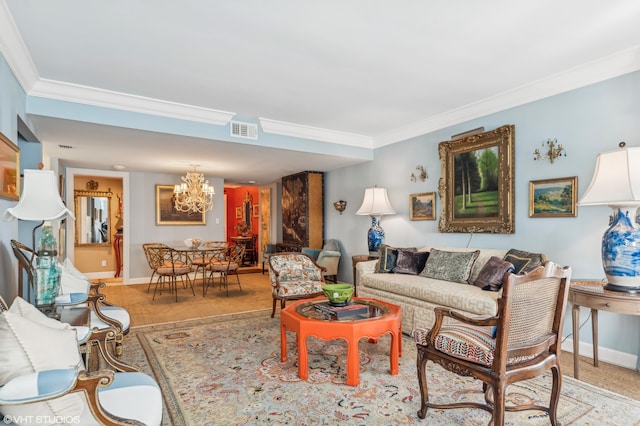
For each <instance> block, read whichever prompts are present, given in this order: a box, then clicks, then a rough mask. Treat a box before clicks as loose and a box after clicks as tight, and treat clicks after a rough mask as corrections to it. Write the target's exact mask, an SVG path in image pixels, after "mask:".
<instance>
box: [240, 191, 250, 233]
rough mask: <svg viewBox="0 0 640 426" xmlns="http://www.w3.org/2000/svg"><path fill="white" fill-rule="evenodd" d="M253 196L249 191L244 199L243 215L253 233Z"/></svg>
mask: <svg viewBox="0 0 640 426" xmlns="http://www.w3.org/2000/svg"><path fill="white" fill-rule="evenodd" d="M251 201H252V198H251V194H249V191H247V193H246V194H245V196H244V197H242V215H243V216H244V221H245V222H246V224H247V229H248V230H249V232H251Z"/></svg>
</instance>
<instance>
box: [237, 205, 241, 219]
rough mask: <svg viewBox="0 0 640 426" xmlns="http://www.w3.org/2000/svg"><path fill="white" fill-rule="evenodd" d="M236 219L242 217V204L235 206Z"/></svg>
mask: <svg viewBox="0 0 640 426" xmlns="http://www.w3.org/2000/svg"><path fill="white" fill-rule="evenodd" d="M236 219H242V206H238V207H236Z"/></svg>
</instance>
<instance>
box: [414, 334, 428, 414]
mask: <svg viewBox="0 0 640 426" xmlns="http://www.w3.org/2000/svg"><path fill="white" fill-rule="evenodd" d="M426 365H427V357H426V356H425V355H424V351H423V350H422V349H421V348H420V346H418V357H417V360H416V369H417V370H418V384H419V385H420V398H421V399H420V410H419V411H418V417H420V418H421V419H424V418H425V416H426V415H427V409H428V408H429V407H427V403H428V402H429V388H428V387H427V377H426V371H425V369H426Z"/></svg>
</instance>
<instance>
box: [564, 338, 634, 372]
mask: <svg viewBox="0 0 640 426" xmlns="http://www.w3.org/2000/svg"><path fill="white" fill-rule="evenodd" d="M562 350H563V351H567V352H571V353H573V339H566V340H565V341H564V342H562ZM579 351H580V355H582V356H586V357H588V358H591V359H592V360H593V345H592V344H590V343H585V342H580V345H579ZM598 360H599V361H602V362H606V363H609V364H613V365H617V366H619V367H624V368H629V369H631V370H635V369H636V366H637V365H638V356H637V355H633V354H629V353H626V352H620V351H616V350H614V349H609V348H605V347H602V346H598Z"/></svg>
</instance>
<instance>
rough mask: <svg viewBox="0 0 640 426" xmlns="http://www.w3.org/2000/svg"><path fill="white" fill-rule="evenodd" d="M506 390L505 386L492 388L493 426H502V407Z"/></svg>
mask: <svg viewBox="0 0 640 426" xmlns="http://www.w3.org/2000/svg"><path fill="white" fill-rule="evenodd" d="M506 390H507V389H506V385H497V386H496V387H494V388H493V399H494V404H493V413H492V418H491V420H492V422H491V424H492V425H494V426H503V425H504V411H505V409H504V405H505V399H506Z"/></svg>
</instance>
